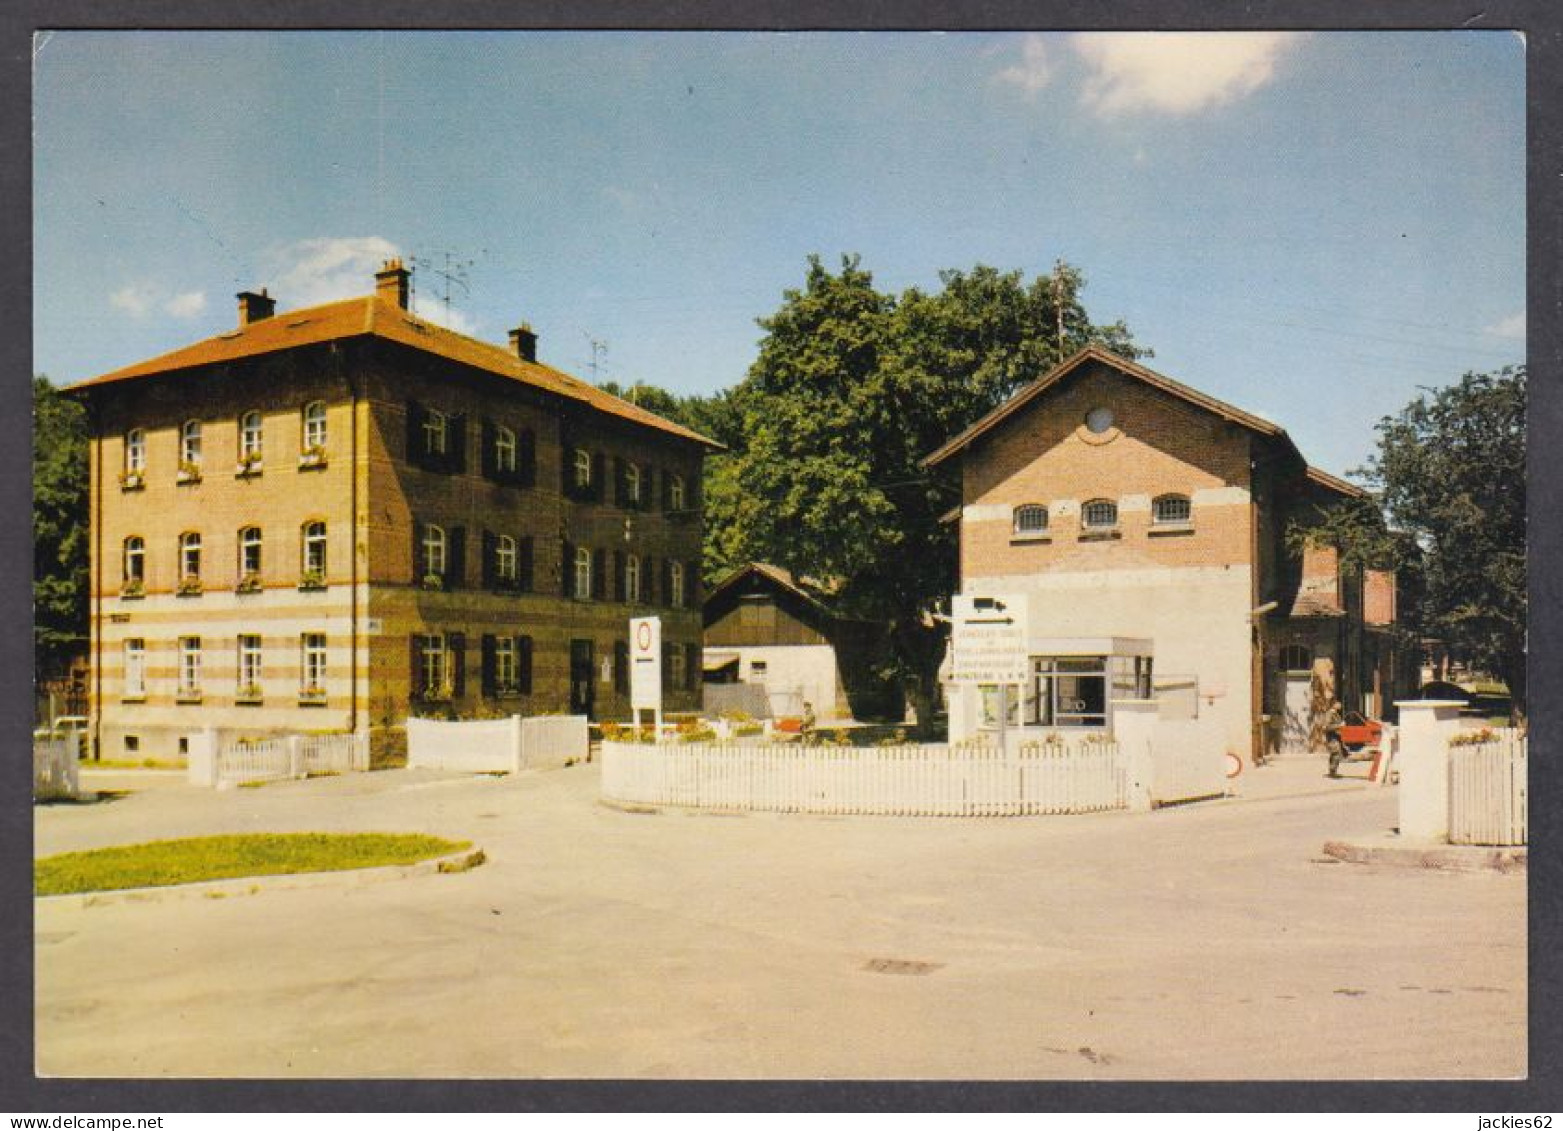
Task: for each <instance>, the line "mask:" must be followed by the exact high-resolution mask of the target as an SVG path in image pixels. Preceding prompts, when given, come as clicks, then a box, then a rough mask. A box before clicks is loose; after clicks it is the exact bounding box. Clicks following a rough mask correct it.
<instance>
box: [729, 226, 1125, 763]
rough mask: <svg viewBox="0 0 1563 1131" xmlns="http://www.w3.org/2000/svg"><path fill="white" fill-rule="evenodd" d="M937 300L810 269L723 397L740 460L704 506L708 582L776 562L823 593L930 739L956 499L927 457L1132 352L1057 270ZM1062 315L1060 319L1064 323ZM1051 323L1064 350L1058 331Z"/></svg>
mask: <svg viewBox="0 0 1563 1131" xmlns="http://www.w3.org/2000/svg"><path fill="white" fill-rule="evenodd" d="M940 278H941V282H942V284H943V287H942V289H941V290H940V291H938V292H936V293H933V294H925V293H923V292H921V291H919V290H917V289H912V290H908V291H906V292H905V293H904V294H903V295H901V296H900V297H899V298H898V297H895V296H891V295H887V294H883V293H881V292H879V291H878V290H876V289H875V288H874V285H873V279H872V276H871V275H870V274H869V272H868V271H866V270H865V269H863V267H862V266H861V264H860V261H859V259H858V258H857V257H855V256H847V257H843V259H842V261H841V269H840V271H839V272H838V273H832V272H831V271H829V270H827V269H826V267H825V266H824V265H823V264H822V263H821V261H820V260H819V258H818V257H812V258H811V259H810V260H809V265H808V271H807V274H806V276H805V281H804V286H803V287H802V289H800V290H788V291H787V292H786V293H785V296H784V301H783V303H782V306H781V308H780V309H779V310H777V311H776V313H774V314H772V315H770V316H769V317H766V318H762V319H761V320H760V326H761V328H762V329H763V330H764V331H765V337H764V338H763V339H762V341H761V343H760V351H759V356H758V357H757V359H756V360H755V362H754V364H753V365H752V366H751V368H750V370H749V373H748V376H747V377H746V378H745V379H744V381H743V382H742V383H741V384H740V385H739V386H738V387H737V388H736V389H735V390H733V393H732V402H733V405H734V407H735V408H736V409H737V411H738V413H739V415H740V417H741V420H742V443H741V444H740V445H738V446H737V450H736V451H735V452H734V453H733V454H732V455H731V456H729V457H727V460H726V461H725V463H724V464H722V465H721V466H718V467H717V468H716V469H715V470H714V471H713V475H712V478H711V482H710V484H709V485H708V490H707V514H706V521H707V527H708V535H707V570H708V572H710V573H720V572H723V571H725V569H726V568H730V567H732V566H735V565H738V564H741V563H742V562H744V561H747V560H765V561H771V562H774V563H776V564H778V565H781V566H784V567H786V568H787V569H789V570H790V571H791V572H792V573H793V574H794V575H795V576H798V577H812V578H820V579H830V581H831V583H832V592H831V594H830V595H829V596H830V600H831V603H832V604H833V605H834V606H835V607H836V608H837V609H839V610H840V611H841V612H843V613H845V614H849V615H853V616H858V617H863V618H866V619H870V620H873V621H875V622H877V623H879V624H881V625H882V626H883V627H884V629H885V632H886V633H887V636H888V640H889V643H890V645H891V648H890V655H891V657H892V658H891V660H890V661H889V666H890V670H889V671H888V672H886V673H884V674H889V675H893V676H895V677H897V678H899V679H900V680H901V681H902V682H903V684H904V686H905V688H906V691H907V694H908V696H909V698H910V699H911V700H912V702H913V704H914V705H915V707H916V709H917V715H918V721H919V724H920V726H921V727H922V728H923V729H924V733H925V734H926V733H927V730H926V728H927V727H928V725H929V723H930V721H931V719H932V716H933V705H934V703H935V702H936V695H937V691H938V683H937V679H938V667H939V663H940V661H941V659H942V658H943V655H944V648H945V637H946V630H945V628H944V626H943V624H942V623H941V622H939V621H938V620H937V619H936V617H935V614H936V613H937V612H938V611H939V610H940V609H941V608H942V607H943V606H944V603H945V602H946V601H947V599H948V597H949V595H950V593H951V592H952V590H953V589H954V588H955V584H956V549H957V548H956V536H955V528H954V527H953V526H952V525H951V524H950V523H948V522H943V521H941V517H942V516H943V515H944V514H945V513H946V512H947V511H949V510H950V508H951V507H953V506H955V505H956V504H958V503H959V501H960V490H959V485H958V484H957V483H954V482H952V481H950V480H949V479H946V478H943V477H939V476H934V475H931V474H930V473H929V472H927V471H926V469H924V468H923V467H922V466H921V463H920V460H921V459H922V457H924V456H925V455H927V454H928V453H929V452H931V451H932V450H933V449H934V448H936V447H938V446H939V445H940V444H941V443H943V442H944V441H945V440H947V439H949V438H950V437H951V436H952V435H954V434H955V433H956V432H958V431H959V430H960V429H962V428H964V427H966V426H967V425H968V424H970V423H971V422H972V421H974V420H975V419H976V418H977V417H979V416H981V415H982V414H983V413H985V412H987V411H989V410H990V409H992V408H994V407H996V406H997V405H998V404H999V403H1000V402H1002V401H1003V400H1004V399H1005V398H1006V397H1008V396H1009V395H1010V394H1011V393H1012V392H1014V391H1015V390H1016V389H1017V388H1019V387H1020V386H1021V385H1023V384H1025V383H1026V382H1028V381H1031V380H1034V379H1035V378H1037V377H1039V376H1041V375H1042V374H1043V373H1044V372H1046V371H1047V369H1049V368H1050V367H1051V366H1052V365H1054V364H1055V363H1056V362H1058V361H1059V360H1061V359H1062V358H1063V357H1065V356H1067V355H1068V354H1070V353H1073V352H1074V351H1075V350H1077V349H1079V348H1080V347H1081V346H1083V345H1085V344H1087V343H1088V342H1097V343H1101V344H1105V345H1107V346H1108V347H1109V348H1112V349H1114V350H1117V351H1118V352H1120V353H1123V354H1125V355H1127V356H1131V357H1132V356H1135V355H1137V354H1141V353H1143V352H1144V351H1142V350H1138V349H1137V348H1136V347H1135V346H1134V343H1133V341H1132V338H1131V337H1130V334H1129V332H1128V330H1127V329H1126V328H1125V327H1124V326H1123V325H1122V323H1117V324H1114V325H1110V326H1097V325H1094V324H1092V323H1091V322H1090V321H1089V319H1088V318H1087V317H1086V314H1085V311H1084V309H1083V308H1082V307H1081V305H1080V303H1079V298H1078V291H1079V288H1080V287H1081V286H1082V284H1083V279H1082V277H1081V275H1080V273H1079V272H1078V271H1076V270H1074V269H1072V268H1067V267H1062V265H1061V269H1060V270H1059V271H1058V272H1057V273H1056V275H1055V276H1053V277H1048V278H1041V279H1036V280H1033V281H1032V282H1031V283H1030V284H1029V285H1028V284H1027V283H1026V282H1025V281H1024V279H1023V278H1022V275H1021V273H1020V272H1009V273H1004V272H999V271H996V270H994V269H993V268H991V267H983V266H979V267H975V268H973V269H972V270H971V271H969V272H960V271H947V272H944V273H943V274H942V275H941V277H940ZM1060 308H1062V318H1060ZM1060 322H1062V329H1063V333H1062V335H1060V333H1059V328H1060Z"/></svg>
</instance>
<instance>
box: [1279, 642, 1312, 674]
mask: <svg viewBox="0 0 1563 1131" xmlns="http://www.w3.org/2000/svg"><path fill="white" fill-rule="evenodd" d="M1281 670H1282V671H1283V672H1298V673H1306V672H1310V671H1312V670H1313V650H1312V649H1310V648H1309V647H1308V646H1307V645H1306V644H1287V645H1284V646H1283V647H1282V648H1281Z"/></svg>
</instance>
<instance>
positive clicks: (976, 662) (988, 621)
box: [950, 594, 1029, 685]
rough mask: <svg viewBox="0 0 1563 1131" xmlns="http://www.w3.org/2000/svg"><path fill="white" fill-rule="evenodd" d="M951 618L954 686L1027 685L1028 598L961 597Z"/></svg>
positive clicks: (951, 655) (957, 600) (959, 595)
mask: <svg viewBox="0 0 1563 1131" xmlns="http://www.w3.org/2000/svg"><path fill="white" fill-rule="evenodd" d="M953 604H954V609H953V613H954V615H953V616H952V617H951V618H950V681H951V682H952V683H975V684H984V683H996V684H1001V685H1010V684H1017V683H1025V682H1026V679H1027V677H1028V674H1029V673H1028V672H1027V667H1028V666H1029V658H1028V656H1027V654H1026V627H1027V622H1026V598H1025V597H1023V596H1020V597H1016V596H1009V597H967V596H964V595H962V594H957V595H956V597H955V600H954V602H953Z"/></svg>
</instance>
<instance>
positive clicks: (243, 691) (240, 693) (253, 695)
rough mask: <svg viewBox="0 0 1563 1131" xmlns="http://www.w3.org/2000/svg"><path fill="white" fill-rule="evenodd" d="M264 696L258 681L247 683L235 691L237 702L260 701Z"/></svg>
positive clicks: (234, 698)
mask: <svg viewBox="0 0 1563 1131" xmlns="http://www.w3.org/2000/svg"><path fill="white" fill-rule="evenodd" d="M263 698H264V694H263V692H262V691H261V686H260V684H258V683H246V684H244V685H243V686H241V687H240V688H239V689H238V690H237V691H235V692H234V693H233V701H234V702H235V703H259V702H260V701H261V700H262V699H263Z"/></svg>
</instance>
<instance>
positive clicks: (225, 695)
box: [72, 261, 718, 759]
mask: <svg viewBox="0 0 1563 1131" xmlns="http://www.w3.org/2000/svg"><path fill="white" fill-rule="evenodd" d="M408 289H409V272H408V271H407V270H405V269H404V268H403V267H402V265H401V264H400V263H399V262H397V261H392V262H390V263H387V264H386V265H385V269H384V270H382V271H381V272H379V273H378V274H377V275H376V277H375V290H374V292H373V293H372V294H369V295H366V296H364V297H361V298H355V299H349V300H346V301H342V302H334V303H329V304H326V305H323V306H316V307H311V308H307V309H302V310H294V311H290V312H286V313H281V314H278V313H277V312H276V304H275V301H274V300H273V299H272V298H270V297H269V296H267V295H266V294H264V293H261V294H253V293H248V292H246V293H244V294H241V295H240V296H239V324H238V326H237V327H236V328H235V329H233V330H231V331H228V332H227V333H224V334H220V335H218V336H217V337H214V338H210V339H207V340H206V341H203V342H198V343H196V344H194V345H191V346H189V347H186V348H184V349H180V350H176V351H175V352H173V353H170V354H167V355H164V356H162V357H159V358H154V359H152V360H150V361H145V362H141V363H139V364H136V365H132V366H129V367H126V368H124V369H120V370H117V371H115V372H112V373H108V374H105V375H103V376H101V377H97V378H93V379H91V380H88V381H84V382H81V383H79V384H77V385H75V386H73V387H72V391H73V392H74V393H75V394H76V395H77V396H79V397H81V398H82V399H83V400H84V401H85V402H86V404H87V406H88V408H89V412H90V419H91V428H92V443H91V476H92V483H91V497H92V509H91V539H92V547H91V550H92V567H91V584H92V593H91V601H92V608H91V616H92V661H93V662H92V669H93V679H92V692H91V699H92V716H93V727H94V734H95V736H96V738H97V740H98V743H99V748H100V750H102V752H103V753H104V755H105V756H113V757H121V756H127V755H128V756H131V757H136V756H150V757H169V756H176V755H177V754H178V753H179V752H180V749H181V747H182V745H183V740H185V739H186V738H187V737H188V736H189V735H190V733H191V732H193V731H196V730H199V729H201V728H203V727H207V726H215V727H217V728H219V729H220V730H222V731H225V732H229V733H232V734H263V733H272V732H282V731H299V730H348V731H366V730H367V731H369V732H370V733H371V734H372V736H373V738H374V740H375V741H374V748H375V751H376V755H377V756H378V757H380V758H382V759H383V758H385V757H394V756H395V755H396V753H397V752H398V749H399V742H400V733H401V731H400V727H401V724H402V722H403V721H404V720H405V718H406V716H407V715H408V714H409V713H423V714H431V713H447V712H456V713H464V714H465V713H474V712H480V711H484V712H503V713H513V712H519V713H522V714H532V713H538V712H553V711H566V710H568V711H574V712H584V713H588V714H591V715H593V716H611V715H622V714H627V713H628V709H629V708H628V672H627V668H628V663H627V641H626V635H627V624H626V622H627V619H628V618H629V617H630V616H638V615H646V614H658V615H660V616H661V617H662V618H663V622H664V628H663V639H664V641H665V642H666V647H665V657H664V662H665V671H664V688H665V693H666V697H667V700H668V704H669V706H670V707H672V708H678V707H688V706H692V705H694V704H695V703H696V702H698V694H699V680H700V662H699V652H700V630H701V624H700V612H699V610H700V603H701V602H700V593H699V577H700V569H699V563H700V550H701V517H700V516H701V499H700V483H701V463H702V459H703V457H704V455H705V453H706V452H707V451H709V450H712V449H714V448H716V447H718V445H716V444H715V443H714V441H711V440H708V439H707V438H705V437H703V436H700V435H698V434H697V433H695V432H692V431H690V430H688V429H686V428H683V427H681V426H679V425H677V424H674V423H672V422H670V421H668V420H664V419H662V418H661V417H658V416H655V415H654V414H652V413H650V412H647V411H645V410H643V409H641V408H638V407H637V406H635V405H632V404H629V403H627V402H625V401H622V400H620V399H618V398H616V397H613V396H610V395H608V394H607V393H604V392H602V391H601V390H599V389H597V388H595V387H593V386H591V385H589V384H587V383H586V382H583V381H580V380H577V379H576V378H574V377H571V376H570V375H568V374H566V373H563V372H560V371H559V370H557V369H554V368H551V367H549V366H547V365H544V364H541V363H540V362H538V360H537V337H536V335H535V334H533V333H532V331H531V330H530V329H529V328H528V327H526V326H522V327H520V328H518V329H517V330H514V331H512V332H511V335H510V348H509V349H505V348H503V347H499V346H494V345H490V344H487V343H484V342H480V341H477V340H474V339H472V338H469V337H465V336H463V335H461V334H457V333H454V332H452V331H450V330H447V329H444V328H442V327H439V326H436V325H434V324H432V323H430V322H427V321H425V320H423V319H421V318H418V317H416V316H414V315H413V314H412V313H411V312H410V311H409V310H408V309H407V300H408Z"/></svg>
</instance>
